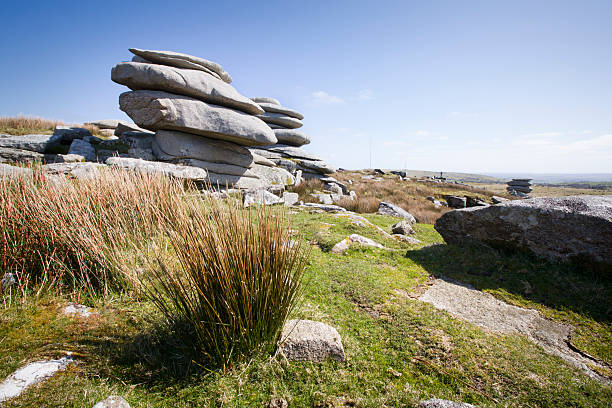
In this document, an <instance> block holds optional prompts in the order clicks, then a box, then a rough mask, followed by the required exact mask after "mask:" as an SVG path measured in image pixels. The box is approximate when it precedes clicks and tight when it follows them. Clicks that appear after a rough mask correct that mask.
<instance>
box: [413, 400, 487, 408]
mask: <svg viewBox="0 0 612 408" xmlns="http://www.w3.org/2000/svg"><path fill="white" fill-rule="evenodd" d="M419 408H477V407H476V406H475V405H472V404H467V403H465V402H453V401H449V400H443V399H437V398H432V399H430V400H427V401H421V402H420V403H419Z"/></svg>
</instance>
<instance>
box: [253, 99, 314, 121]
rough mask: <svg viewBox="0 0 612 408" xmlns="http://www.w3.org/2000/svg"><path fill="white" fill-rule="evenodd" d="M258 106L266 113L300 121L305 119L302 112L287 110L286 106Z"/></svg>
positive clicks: (270, 104) (269, 104)
mask: <svg viewBox="0 0 612 408" xmlns="http://www.w3.org/2000/svg"><path fill="white" fill-rule="evenodd" d="M258 105H259V106H261V108H262V109H263V110H264V111H266V112H272V113H281V114H283V115H286V116H290V117H292V118H296V119H300V120H301V119H304V115H302V114H301V113H300V112H298V111H295V110H293V109H289V108H285V107H284V106H279V105H277V104H275V103H266V102H259V103H258Z"/></svg>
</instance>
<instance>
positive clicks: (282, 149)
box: [258, 144, 319, 160]
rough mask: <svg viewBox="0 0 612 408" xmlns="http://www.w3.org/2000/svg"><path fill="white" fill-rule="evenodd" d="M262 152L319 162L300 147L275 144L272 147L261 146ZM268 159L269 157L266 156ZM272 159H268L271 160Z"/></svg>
mask: <svg viewBox="0 0 612 408" xmlns="http://www.w3.org/2000/svg"><path fill="white" fill-rule="evenodd" d="M260 149H261V150H268V151H272V152H274V153H279V154H280V155H281V156H285V157H292V158H296V159H306V160H319V158H318V157H317V156H315V155H314V154H310V153H308V152H305V151H304V150H302V149H300V148H299V147H294V146H287V145H283V144H275V145H271V146H261V148H260ZM258 154H259V153H258ZM264 157H268V156H264ZM270 158H271V157H268V159H270Z"/></svg>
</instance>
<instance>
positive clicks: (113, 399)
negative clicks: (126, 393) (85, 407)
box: [93, 395, 130, 408]
mask: <svg viewBox="0 0 612 408" xmlns="http://www.w3.org/2000/svg"><path fill="white" fill-rule="evenodd" d="M93 408H130V404H128V402H127V401H126V400H125V399H123V398H122V397H119V396H117V395H111V396H110V397H108V398H107V399H105V400H102V401H100V402H98V403H97V404H96V405H94V406H93Z"/></svg>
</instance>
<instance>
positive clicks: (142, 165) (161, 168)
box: [106, 157, 208, 183]
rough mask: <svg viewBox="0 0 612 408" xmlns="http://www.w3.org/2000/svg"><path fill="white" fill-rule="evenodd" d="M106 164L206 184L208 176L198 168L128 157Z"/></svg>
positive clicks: (107, 160)
mask: <svg viewBox="0 0 612 408" xmlns="http://www.w3.org/2000/svg"><path fill="white" fill-rule="evenodd" d="M106 164H108V165H109V166H113V167H118V168H121V169H125V170H133V171H141V172H145V173H152V174H163V175H167V176H170V177H174V178H177V179H181V180H185V181H187V180H189V181H194V182H196V183H198V182H205V181H206V179H207V176H208V174H207V173H206V170H204V169H200V168H197V167H189V166H181V165H177V164H172V163H163V162H154V161H147V160H142V159H132V158H127V157H110V158H108V159H106Z"/></svg>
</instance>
